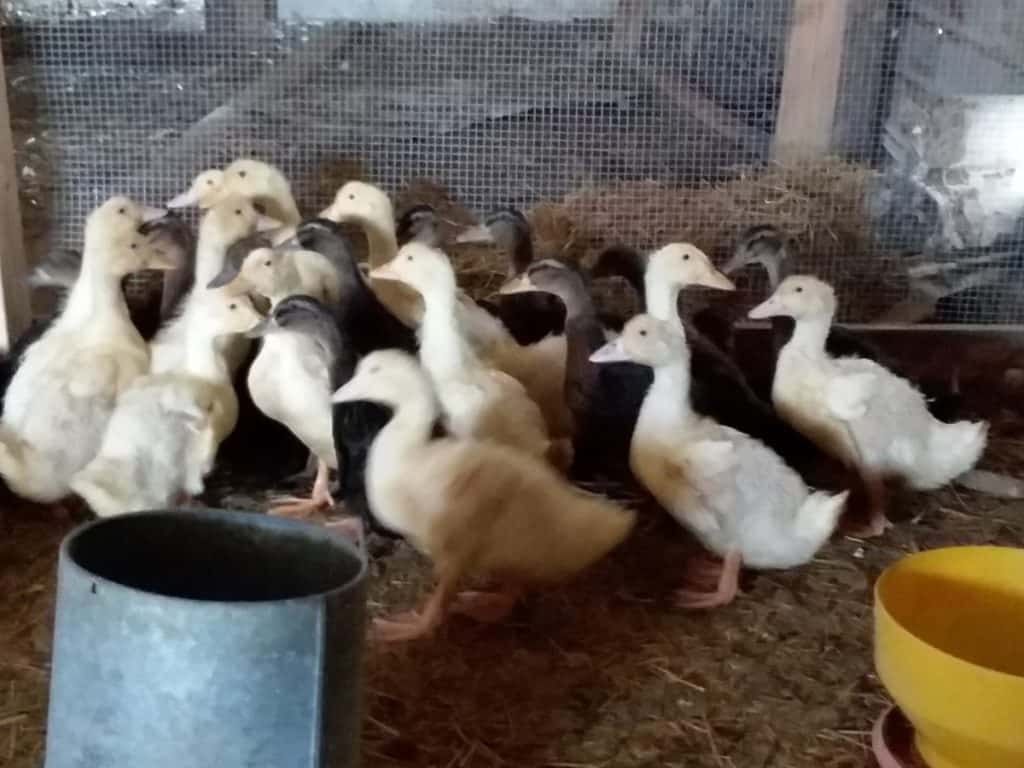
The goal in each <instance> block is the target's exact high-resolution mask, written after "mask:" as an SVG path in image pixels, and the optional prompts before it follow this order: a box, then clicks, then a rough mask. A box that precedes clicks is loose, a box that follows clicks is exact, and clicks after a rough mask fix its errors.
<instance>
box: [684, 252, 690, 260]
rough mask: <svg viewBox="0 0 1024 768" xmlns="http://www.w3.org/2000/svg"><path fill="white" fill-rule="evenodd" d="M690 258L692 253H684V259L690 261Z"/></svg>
mask: <svg viewBox="0 0 1024 768" xmlns="http://www.w3.org/2000/svg"><path fill="white" fill-rule="evenodd" d="M689 260H690V254H688V253H684V254H683V261H689Z"/></svg>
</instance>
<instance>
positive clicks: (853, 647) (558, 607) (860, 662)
mask: <svg viewBox="0 0 1024 768" xmlns="http://www.w3.org/2000/svg"><path fill="white" fill-rule="evenodd" d="M1019 450H1024V443H1018V442H1016V441H1015V440H1010V439H1006V440H1001V441H1000V442H998V443H997V444H996V446H995V450H994V451H993V452H992V454H993V456H996V457H997V458H998V457H1002V459H1001V460H997V461H996V464H997V465H998V464H1005V463H1006V462H1007V461H1008V459H1006V457H1007V456H1012V455H1015V454H1017V453H1018V451H1019ZM247 485H248V486H253V485H255V486H258V485H259V483H254V482H252V481H250V482H249V483H239V482H238V481H237V480H230V479H228V480H227V486H225V485H224V483H223V482H221V483H218V482H216V481H215V482H213V483H211V491H210V498H209V499H208V502H209V503H211V504H221V505H223V506H228V507H240V508H246V509H261V508H263V507H264V506H265V501H266V498H267V496H268V495H270V493H271V492H272V491H271V490H270V489H266V488H260V489H259V490H253V489H252V488H250V487H246V486H247ZM283 489H284V486H282V487H280V488H277V489H274V492H279V491H280V490H283ZM644 510H645V511H644V513H643V517H642V523H641V525H640V526H639V527H638V530H637V532H636V534H635V535H634V536H633V538H632V539H631V540H630V541H629V542H628V544H627V545H625V546H624V547H622V548H621V549H620V550H619V551H617V552H616V553H614V555H613V556H612V557H610V558H608V559H607V560H606V561H604V562H602V563H601V564H600V565H599V566H597V567H596V568H594V570H593V571H592V572H590V573H589V574H587V575H586V576H585V577H584V578H582V579H581V580H579V581H578V582H576V583H574V584H572V585H570V586H568V587H566V588H564V589H561V590H557V591H554V592H550V593H547V594H543V595H537V596H535V597H533V598H532V599H531V600H529V601H528V602H527V603H526V604H524V605H523V606H522V607H521V608H520V609H519V610H518V612H517V613H516V614H514V616H513V617H512V618H510V619H509V620H507V621H505V622H503V623H501V624H498V625H494V626H480V625H475V624H473V623H471V622H468V621H464V620H459V619H456V620H453V621H452V623H451V624H450V625H449V626H448V627H447V628H446V629H445V630H444V631H443V632H442V633H441V634H440V635H439V636H438V637H437V638H436V639H433V640H431V641H428V642H422V643H417V644H414V645H411V646H408V647H403V648H400V649H386V648H380V647H372V646H371V647H370V648H369V652H368V654H367V668H366V702H367V713H366V715H367V716H366V720H365V730H364V739H363V741H364V764H365V765H367V766H392V765H394V766H399V765H408V766H517V768H529V767H531V766H537V767H538V768H539V767H540V766H547V767H548V768H558V767H561V768H570V767H572V768H576V767H577V766H578V767H579V768H583V767H584V766H666V767H668V766H684V765H685V766H687V767H688V768H698V767H701V766H707V767H708V768H725V767H729V768H760V767H767V766H776V767H778V768H802V767H803V766H807V768H811V766H813V767H814V768H822V767H823V766H824V767H827V768H854V767H856V768H859V767H860V766H867V765H872V763H871V760H870V757H869V754H868V751H867V749H866V744H867V738H868V731H869V729H870V727H871V724H872V721H873V720H874V718H875V717H876V716H877V714H878V713H879V712H880V711H881V710H882V709H883V708H884V707H885V706H886V703H887V699H886V696H885V694H884V692H883V691H882V690H880V687H879V683H878V681H877V679H876V678H875V676H874V673H873V666H872V656H871V631H872V629H871V628H872V619H871V599H872V597H871V587H872V584H873V583H874V580H875V578H876V577H877V576H878V574H879V573H880V572H881V570H882V569H883V568H885V567H886V566H887V565H888V564H890V563H892V562H893V561H894V560H896V559H897V558H899V557H900V556H902V555H904V554H906V553H908V552H914V551H917V550H921V549H929V548H933V547H939V546H946V545H950V544H971V543H999V544H1006V545H1017V546H1019V545H1022V544H1024V501H1015V502H1001V501H997V500H993V499H990V498H985V497H981V496H977V495H973V494H969V493H964V492H959V491H956V490H953V489H948V490H944V491H941V492H938V493H934V494H928V495H917V496H914V497H908V498H905V499H901V500H899V501H898V502H897V504H896V505H895V506H894V510H893V515H894V516H896V517H898V518H899V519H900V522H899V523H898V524H897V526H896V528H895V529H894V530H892V531H890V532H889V533H888V534H887V535H886V536H885V537H883V538H881V539H878V540H873V541H870V542H865V541H858V540H854V539H849V538H839V537H837V538H836V539H835V540H834V541H833V542H832V543H831V544H830V545H829V546H827V547H826V548H825V549H824V550H822V551H821V552H820V553H819V555H818V557H817V558H815V560H814V562H813V563H812V564H810V565H809V566H807V567H805V568H802V569H799V570H795V571H792V572H786V573H758V574H748V577H747V579H746V581H745V584H744V593H743V595H742V596H741V597H740V598H739V599H738V600H737V601H736V602H735V603H734V604H733V605H731V606H729V607H727V608H724V609H720V610H717V611H714V612H711V613H689V612H685V611H683V610H680V609H678V608H675V607H674V606H673V604H672V592H673V589H674V588H675V587H676V586H677V585H678V582H679V580H680V577H681V574H682V572H683V569H684V567H685V566H686V562H687V558H688V557H690V556H691V555H692V554H693V553H694V552H695V548H694V545H693V544H692V543H691V542H690V541H688V539H687V537H686V536H685V535H684V534H683V533H682V531H681V530H680V529H679V528H678V526H676V525H675V524H674V523H672V522H671V521H668V520H666V519H665V518H663V517H662V516H661V515H660V514H659V513H658V512H657V510H654V509H648V508H646V507H645V508H644ZM3 512H4V516H3V522H2V527H0V764H4V765H7V766H10V768H29V767H35V766H41V765H42V748H43V741H42V740H43V736H44V729H45V719H46V693H47V684H48V675H49V668H48V664H49V655H50V643H51V627H52V620H53V616H52V611H53V597H54V575H55V560H56V553H57V548H58V544H59V541H60V539H61V537H62V536H63V535H64V534H65V533H66V532H67V531H68V530H69V529H70V527H71V525H72V522H71V521H69V520H62V519H58V518H56V517H55V516H54V515H53V514H52V513H51V512H49V511H47V510H39V509H35V508H28V507H18V506H17V505H14V504H11V503H10V502H8V503H6V504H5V506H4V507H3ZM428 580H429V571H428V569H427V567H426V564H425V563H424V562H423V561H422V560H421V558H419V557H418V556H416V555H415V554H414V553H412V552H411V551H409V550H408V549H407V548H406V547H404V546H400V547H398V548H397V549H396V550H395V551H394V552H393V553H391V554H390V555H387V556H385V557H382V558H380V559H379V560H378V561H377V562H376V563H375V565H374V569H373V580H372V611H373V612H374V613H375V614H384V613H388V612H391V611H394V610H396V609H402V608H406V607H410V606H412V605H413V604H414V603H415V602H416V600H417V599H418V596H419V595H421V594H422V590H423V589H424V588H425V587H426V585H427V583H428Z"/></svg>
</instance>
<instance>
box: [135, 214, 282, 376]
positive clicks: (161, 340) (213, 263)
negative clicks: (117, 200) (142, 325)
mask: <svg viewBox="0 0 1024 768" xmlns="http://www.w3.org/2000/svg"><path fill="white" fill-rule="evenodd" d="M279 226H280V222H278V221H277V220H276V219H271V218H269V217H267V216H265V215H263V214H261V213H259V211H258V210H257V209H256V207H255V206H254V205H253V203H252V202H251V201H249V200H246V199H244V198H241V197H226V198H225V199H224V200H223V201H221V202H219V203H216V204H215V205H214V206H213V207H211V208H210V209H209V210H208V211H207V212H206V215H205V216H203V220H202V222H201V223H200V225H199V240H198V244H197V246H196V261H195V280H194V283H195V287H194V288H193V289H192V291H191V292H190V293H189V295H188V296H187V297H186V298H185V300H184V301H183V302H182V304H181V309H180V311H179V313H178V315H177V316H176V317H174V318H173V319H172V320H171V321H170V322H169V323H167V324H166V325H164V327H163V328H161V329H160V331H159V332H158V333H157V334H156V336H155V337H154V338H153V341H152V342H151V350H152V363H151V366H152V370H153V372H154V373H160V372H162V371H169V370H175V369H178V368H180V367H181V365H182V360H183V357H184V354H185V352H184V342H185V335H186V331H185V329H186V327H187V325H188V322H189V315H190V313H191V312H192V311H194V310H193V306H194V304H195V303H196V302H197V301H199V300H200V297H201V296H202V294H203V293H204V292H205V290H206V286H207V285H208V284H209V283H210V281H211V280H213V279H214V278H215V277H217V275H219V274H220V272H221V270H222V269H223V268H224V260H225V258H226V255H227V250H228V248H229V247H230V246H231V244H232V243H234V242H235V241H237V240H240V239H241V238H243V237H246V236H248V235H251V234H254V233H256V232H266V231H270V230H273V229H276V228H277V227H279ZM218 343H220V344H222V345H223V346H224V348H225V352H226V354H227V359H228V363H229V365H230V366H231V370H232V371H236V370H238V367H239V366H240V365H241V364H242V362H243V361H244V359H245V356H246V353H247V352H248V348H249V345H248V344H247V343H246V340H245V339H241V338H238V337H224V338H222V339H221V340H220V342H218Z"/></svg>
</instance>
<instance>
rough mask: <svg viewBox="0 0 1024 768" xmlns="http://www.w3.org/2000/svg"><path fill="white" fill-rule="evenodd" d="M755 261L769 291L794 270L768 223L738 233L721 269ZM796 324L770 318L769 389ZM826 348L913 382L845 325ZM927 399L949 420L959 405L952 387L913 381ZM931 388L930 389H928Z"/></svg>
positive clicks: (930, 406) (832, 334)
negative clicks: (732, 249) (765, 278)
mask: <svg viewBox="0 0 1024 768" xmlns="http://www.w3.org/2000/svg"><path fill="white" fill-rule="evenodd" d="M752 264H756V265H760V266H761V267H763V268H764V270H765V272H767V274H768V294H769V295H771V294H772V293H774V292H775V289H776V288H778V286H779V283H781V282H782V281H783V280H785V279H786V278H787V277H789V276H790V274H792V272H793V259H792V256H791V254H790V251H789V248H788V238H787V237H786V236H785V235H784V234H783V233H782V232H781V231H779V230H778V229H777V228H776V227H774V226H772V225H770V224H760V225H757V226H753V227H750V228H748V229H746V230H745V231H744V232H743V234H742V235H740V239H739V242H738V243H737V245H736V250H735V252H734V254H733V256H732V258H731V259H730V260H729V262H728V263H727V264H726V265H725V267H724V268H723V271H724V272H725V273H726V274H729V273H733V272H737V271H739V270H741V269H743V268H745V267H747V266H749V265H752ZM795 325H796V323H795V321H794V320H793V318H791V317H773V318H772V319H771V328H772V347H773V352H774V354H773V355H772V356H771V360H770V368H769V370H768V375H767V382H768V387H769V389H770V387H771V382H772V381H774V379H775V362H776V359H777V358H778V355H779V351H780V350H781V349H782V348H783V347H784V346H786V343H787V342H788V341H789V340H790V338H791V337H792V335H793V328H794V327H795ZM825 350H826V352H827V353H828V354H829V355H830V356H831V357H861V358H866V359H868V360H873V361H874V362H876V363H878V364H879V365H881V366H883V367H885V368H888V369H889V370H890V371H892V372H893V373H895V374H896V375H897V376H900V377H901V378H905V379H908V380H910V381H912V382H913V381H914V377H913V376H910V375H908V372H907V371H906V370H904V369H903V366H901V365H900V362H899V360H896V359H893V358H892V357H891V356H889V355H886V354H885V353H884V352H882V351H881V350H880V349H879V348H878V347H876V346H875V345H873V344H871V343H870V342H869V341H867V340H866V339H863V338H861V337H860V336H858V335H857V334H855V333H851V332H850V331H848V330H846V329H845V328H841V327H838V326H836V325H833V326H832V327H831V328H830V329H829V334H828V338H827V339H826V340H825ZM915 384H916V385H917V386H918V387H920V388H921V390H922V391H923V392H924V393H925V395H926V397H927V398H928V409H929V410H930V411H931V412H932V415H934V416H935V417H936V418H939V419H941V420H946V421H949V420H952V419H953V418H954V415H955V414H956V413H957V411H958V410H959V408H960V404H961V397H960V395H959V394H957V393H956V392H954V391H952V388H941V387H940V388H935V387H930V388H929V387H924V386H922V384H921V382H915ZM929 390H930V391H929Z"/></svg>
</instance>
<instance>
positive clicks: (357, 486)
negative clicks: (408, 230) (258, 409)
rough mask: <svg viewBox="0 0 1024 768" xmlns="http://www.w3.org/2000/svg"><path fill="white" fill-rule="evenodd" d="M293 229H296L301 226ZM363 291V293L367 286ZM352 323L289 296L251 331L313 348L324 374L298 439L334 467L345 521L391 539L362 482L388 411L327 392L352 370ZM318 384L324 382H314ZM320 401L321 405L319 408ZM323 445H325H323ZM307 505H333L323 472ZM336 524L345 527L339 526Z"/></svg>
mask: <svg viewBox="0 0 1024 768" xmlns="http://www.w3.org/2000/svg"><path fill="white" fill-rule="evenodd" d="M305 226H308V224H307V225H305ZM299 229H300V233H301V232H302V231H303V228H302V227H300V228H299ZM307 232H308V230H307ZM332 234H333V233H332ZM366 291H367V292H369V288H368V287H367V288H366ZM358 327H359V324H358V323H357V324H353V323H351V322H345V321H342V323H341V324H339V318H338V316H337V315H336V313H335V312H334V311H332V309H331V308H330V307H327V306H326V305H324V304H323V303H322V302H320V301H317V300H316V299H314V298H312V297H309V296H289V297H288V298H286V299H284V300H282V301H280V302H279V303H278V304H276V305H275V306H274V310H273V312H272V313H271V316H270V317H269V318H268V319H267V320H266V321H264V323H262V324H261V326H260V328H259V329H258V330H257V331H256V333H259V334H260V335H263V336H267V335H273V334H279V335H286V334H294V335H297V336H301V337H304V338H305V339H306V340H307V342H308V343H309V344H310V345H311V346H312V347H313V351H312V352H311V354H312V355H316V356H317V357H318V359H319V360H320V361H322V363H323V366H324V369H325V370H326V376H325V377H324V379H325V380H324V381H320V380H319V379H318V380H317V382H316V383H315V384H311V385H309V386H306V387H305V389H307V390H309V392H308V394H309V398H308V401H307V406H306V412H307V414H308V416H309V418H307V419H306V420H305V421H304V424H303V426H304V427H305V432H306V435H305V436H304V437H303V440H304V441H305V442H307V444H308V445H309V446H310V447H311V449H314V450H316V448H314V446H319V451H320V456H322V457H323V458H321V463H325V464H327V465H328V466H329V467H330V468H331V469H337V470H338V472H339V475H338V484H337V485H338V494H339V501H340V502H341V504H342V505H343V507H344V508H345V510H346V511H347V512H348V513H349V514H350V515H352V516H353V518H351V519H352V520H357V521H359V523H360V524H361V525H362V527H363V529H364V530H370V531H372V532H374V533H377V534H383V535H385V536H386V537H388V538H394V534H393V533H392V532H391V531H389V530H388V529H387V528H386V527H384V526H382V525H381V524H380V523H379V521H377V520H376V518H374V517H373V515H372V513H371V511H370V508H369V505H368V503H367V501H366V485H365V483H366V480H365V475H366V459H367V456H368V455H369V451H370V446H371V445H372V444H373V440H374V439H375V438H376V436H377V434H378V433H379V432H380V430H381V429H383V428H384V426H385V425H386V424H387V423H388V421H390V420H391V415H392V414H391V409H390V408H387V407H385V406H382V405H380V404H378V403H371V402H350V403H334V404H332V403H331V402H330V399H331V395H332V394H333V392H334V391H335V390H336V389H337V388H338V387H339V386H341V385H342V384H344V383H346V382H347V381H348V380H349V379H351V378H352V374H353V373H354V372H355V367H356V360H357V355H356V344H355V343H354V335H358ZM310 378H312V377H310ZM321 383H323V384H326V386H325V387H319V386H317V385H319V384H321ZM314 389H315V391H313V390H314ZM324 403H326V407H322V405H323V404H324ZM324 443H329V444H330V446H331V447H330V448H325V447H324ZM320 484H322V485H320ZM312 503H314V504H321V505H322V506H331V507H333V506H334V499H333V497H332V496H331V494H330V491H329V489H328V487H327V475H326V473H324V474H323V475H322V476H321V475H318V476H317V484H315V485H314V490H313V497H312ZM338 525H339V527H342V528H351V526H349V525H345V524H340V523H339V524H338ZM349 532H351V531H349Z"/></svg>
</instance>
